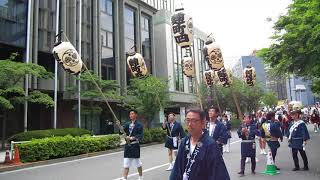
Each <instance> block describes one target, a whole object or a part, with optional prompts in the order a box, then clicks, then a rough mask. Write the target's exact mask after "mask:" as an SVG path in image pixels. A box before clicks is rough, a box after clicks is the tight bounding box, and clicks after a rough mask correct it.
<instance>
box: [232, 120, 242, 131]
mask: <svg viewBox="0 0 320 180" xmlns="http://www.w3.org/2000/svg"><path fill="white" fill-rule="evenodd" d="M240 124H241V121H240V119H236V118H232V119H231V128H232V129H236V128H238V127H239V126H240Z"/></svg>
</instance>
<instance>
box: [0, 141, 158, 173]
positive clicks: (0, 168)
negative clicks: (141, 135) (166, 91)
mask: <svg viewBox="0 0 320 180" xmlns="http://www.w3.org/2000/svg"><path fill="white" fill-rule="evenodd" d="M157 144H162V142H161V143H159V142H153V143H148V144H141V145H140V147H148V146H152V145H157ZM123 148H124V145H121V146H120V147H118V148H115V149H110V150H106V151H99V152H92V153H87V154H80V155H77V156H70V157H64V158H58V159H49V160H45V161H36V162H28V163H23V164H21V165H3V164H0V173H3V172H7V171H14V170H19V169H25V168H29V167H36V166H43V165H48V164H55V163H60V162H66V161H73V160H78V159H84V158H87V157H93V156H99V155H103V154H110V153H114V152H120V151H123Z"/></svg>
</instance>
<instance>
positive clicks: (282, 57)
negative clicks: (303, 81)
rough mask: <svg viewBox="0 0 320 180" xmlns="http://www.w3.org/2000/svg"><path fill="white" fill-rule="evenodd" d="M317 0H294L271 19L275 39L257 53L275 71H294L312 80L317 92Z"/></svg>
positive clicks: (319, 27) (319, 49) (319, 72)
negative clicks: (273, 22) (284, 10)
mask: <svg viewBox="0 0 320 180" xmlns="http://www.w3.org/2000/svg"><path fill="white" fill-rule="evenodd" d="M319 12H320V1H319V0H295V1H293V3H292V4H291V5H290V6H289V9H288V13H287V14H286V15H283V16H281V17H280V18H279V20H278V21H277V22H276V23H275V25H274V29H275V35H274V36H273V39H274V40H275V43H274V44H272V45H271V46H270V47H269V48H266V49H262V50H260V51H259V52H258V56H260V57H262V58H263V59H264V61H265V62H266V63H267V64H268V65H269V66H270V67H271V68H272V69H273V71H274V73H275V74H295V75H298V76H302V77H305V78H307V79H310V80H312V82H313V88H312V90H313V92H315V93H320V88H318V86H319V85H318V82H319V80H318V78H320V13H319Z"/></svg>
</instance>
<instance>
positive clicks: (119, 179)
mask: <svg viewBox="0 0 320 180" xmlns="http://www.w3.org/2000/svg"><path fill="white" fill-rule="evenodd" d="M168 165H169V163H166V164H162V165H159V166H154V167H152V168H149V169H146V170H143V171H142V172H143V173H145V172H148V171H152V170H155V169H158V168H161V167H163V166H168ZM143 173H142V174H143ZM136 175H138V173H134V174H130V175H128V177H132V176H136ZM121 179H123V177H119V178H117V179H113V180H121Z"/></svg>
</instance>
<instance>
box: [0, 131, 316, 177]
mask: <svg viewBox="0 0 320 180" xmlns="http://www.w3.org/2000/svg"><path fill="white" fill-rule="evenodd" d="M234 133H235V132H233V138H232V139H231V143H232V144H231V152H230V153H225V154H224V159H225V163H226V166H227V168H228V171H229V174H230V177H231V179H232V180H237V179H240V180H256V179H259V180H260V179H261V180H270V179H281V178H283V179H290V180H301V179H303V180H320V133H317V134H315V133H313V132H310V135H311V141H310V142H309V143H308V145H307V147H306V152H307V156H308V159H309V167H310V171H297V172H293V171H291V169H292V168H293V160H292V157H291V151H290V149H289V148H288V146H287V145H288V143H287V142H286V139H284V142H283V143H281V147H280V149H279V150H278V156H277V162H276V164H277V165H278V167H279V168H281V170H280V174H278V175H276V176H269V175H264V174H262V173H261V172H263V171H264V169H265V165H266V156H265V155H259V152H260V149H259V148H258V149H257V157H258V159H259V162H258V163H257V169H256V172H257V174H255V175H252V174H251V173H250V163H249V164H246V173H245V174H246V175H245V176H244V177H239V176H238V174H237V172H238V171H239V167H240V141H239V139H238V137H237V136H236V134H234ZM141 155H142V157H141V161H142V163H143V170H144V174H143V176H144V179H145V180H165V179H168V176H169V173H170V172H168V171H165V169H166V168H167V167H168V158H167V150H166V149H165V148H164V145H163V144H159V145H153V146H148V147H144V148H142V149H141ZM299 160H300V164H301V166H303V165H302V159H301V158H300V156H299ZM122 164H123V152H115V153H111V154H104V155H100V156H95V157H89V158H84V159H78V160H74V161H67V162H60V163H55V164H48V165H43V166H37V167H30V168H25V169H20V170H14V171H7V172H3V173H0V180H43V179H46V180H72V179H75V180H116V179H121V177H122ZM129 174H130V175H129V180H133V179H137V178H138V175H137V171H136V169H130V172H129Z"/></svg>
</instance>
